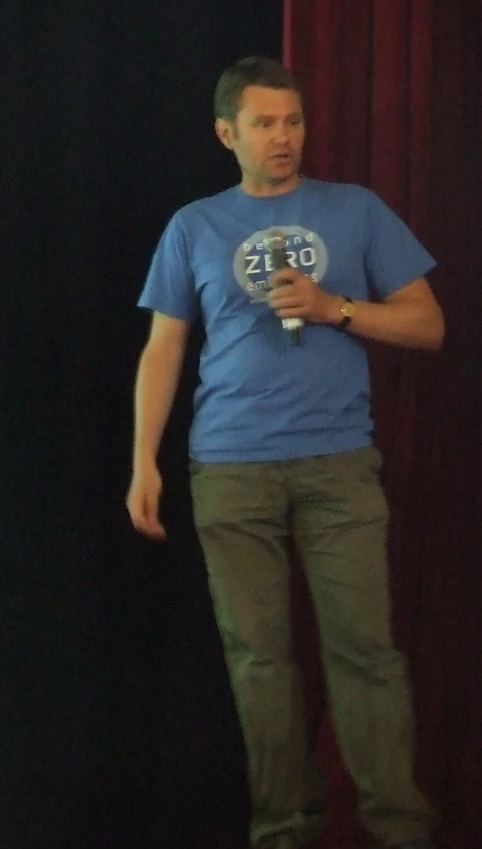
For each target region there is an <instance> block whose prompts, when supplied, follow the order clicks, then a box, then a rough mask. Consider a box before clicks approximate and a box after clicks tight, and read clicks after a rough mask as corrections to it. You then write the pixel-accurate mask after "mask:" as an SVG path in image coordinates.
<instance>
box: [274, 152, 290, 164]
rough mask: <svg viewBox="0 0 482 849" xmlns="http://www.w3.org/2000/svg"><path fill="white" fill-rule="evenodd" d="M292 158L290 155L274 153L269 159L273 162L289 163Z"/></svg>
mask: <svg viewBox="0 0 482 849" xmlns="http://www.w3.org/2000/svg"><path fill="white" fill-rule="evenodd" d="M292 158H293V157H292V155H291V153H274V154H273V156H270V159H271V160H273V161H274V162H291V160H292Z"/></svg>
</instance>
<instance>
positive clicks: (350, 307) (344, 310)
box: [337, 295, 356, 330]
mask: <svg viewBox="0 0 482 849" xmlns="http://www.w3.org/2000/svg"><path fill="white" fill-rule="evenodd" d="M343 297H344V299H345V300H344V302H343V304H342V305H341V307H340V312H341V314H342V316H343V318H342V320H341V321H340V323H339V324H338V325H337V327H338V330H344V329H345V327H348V325H349V324H350V321H351V320H352V318H353V317H354V316H355V315H356V304H354V303H353V301H352V299H351V298H349V297H348V295H343Z"/></svg>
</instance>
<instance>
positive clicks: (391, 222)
mask: <svg viewBox="0 0 482 849" xmlns="http://www.w3.org/2000/svg"><path fill="white" fill-rule="evenodd" d="M366 199H367V207H368V208H367V210H366V218H365V222H366V228H367V229H366V253H365V262H366V270H367V275H368V280H369V283H370V285H371V286H372V287H373V288H374V289H375V291H376V292H377V293H378V295H380V297H381V298H384V297H387V296H388V295H391V294H393V293H394V292H396V291H397V290H398V289H401V288H402V287H403V286H406V285H408V284H409V283H411V282H412V281H413V280H415V279H416V278H417V277H422V276H424V275H425V274H427V272H428V271H430V270H431V269H432V268H434V267H435V266H436V264H437V263H436V261H435V260H434V258H433V257H432V256H431V255H430V254H429V253H428V251H426V250H425V248H424V247H423V245H421V244H420V242H419V241H418V239H417V238H416V237H415V236H414V234H413V233H412V231H411V230H410V229H409V228H408V227H407V225H406V224H405V223H404V221H402V220H401V219H400V218H399V217H398V216H397V215H396V214H395V212H393V210H391V209H390V207H388V206H387V205H386V204H385V203H384V202H383V201H382V200H381V198H379V197H378V195H376V194H375V193H374V192H372V191H367V193H366Z"/></svg>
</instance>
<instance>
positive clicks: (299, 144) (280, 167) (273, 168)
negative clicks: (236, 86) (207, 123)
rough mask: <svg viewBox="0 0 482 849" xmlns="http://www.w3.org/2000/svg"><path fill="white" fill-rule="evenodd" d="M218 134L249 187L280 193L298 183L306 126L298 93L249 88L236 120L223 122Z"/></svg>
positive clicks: (218, 128)
mask: <svg viewBox="0 0 482 849" xmlns="http://www.w3.org/2000/svg"><path fill="white" fill-rule="evenodd" d="M216 131H217V134H218V136H219V138H220V140H221V141H222V143H223V144H224V145H225V147H227V148H228V149H229V150H232V151H233V152H234V154H235V156H236V159H237V160H238V163H239V166H240V168H241V171H242V174H243V183H245V184H246V186H247V187H249V188H254V189H255V188H256V187H263V186H265V187H267V188H270V187H271V188H272V189H274V190H276V188H281V187H286V186H288V187H289V186H290V185H291V183H294V182H295V181H297V180H298V172H299V168H300V163H301V155H302V151H303V142H304V138H305V125H304V120H303V110H302V105H301V100H300V97H299V95H298V93H297V92H296V91H293V90H291V89H273V88H264V87H263V86H248V87H247V88H245V89H244V91H243V94H242V97H241V103H240V108H239V111H238V115H237V118H236V120H235V121H234V122H232V123H231V122H230V121H226V120H224V119H219V120H218V121H217V122H216Z"/></svg>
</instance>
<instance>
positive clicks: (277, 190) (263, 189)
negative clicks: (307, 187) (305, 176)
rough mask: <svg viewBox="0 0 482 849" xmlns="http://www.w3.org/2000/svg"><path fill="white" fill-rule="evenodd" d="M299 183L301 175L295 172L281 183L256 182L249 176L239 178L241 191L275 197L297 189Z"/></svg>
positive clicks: (257, 195)
mask: <svg viewBox="0 0 482 849" xmlns="http://www.w3.org/2000/svg"><path fill="white" fill-rule="evenodd" d="M300 183H301V177H300V175H299V174H296V175H295V176H293V177H290V179H289V180H286V181H285V182H282V183H258V182H256V181H255V180H252V179H251V178H250V177H245V176H243V179H242V180H241V188H242V190H243V192H245V193H246V194H247V195H251V196H252V197H260V198H262V197H277V196H278V195H285V194H288V192H292V191H293V190H294V189H297V188H298V186H299V185H300Z"/></svg>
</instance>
